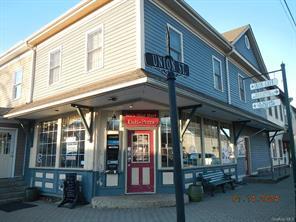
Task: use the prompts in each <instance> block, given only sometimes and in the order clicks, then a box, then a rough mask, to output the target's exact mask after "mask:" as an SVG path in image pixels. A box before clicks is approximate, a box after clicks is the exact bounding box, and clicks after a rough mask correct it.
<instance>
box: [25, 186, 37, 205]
mask: <svg viewBox="0 0 296 222" xmlns="http://www.w3.org/2000/svg"><path fill="white" fill-rule="evenodd" d="M38 199H39V190H38V188H37V187H28V188H26V189H25V201H29V202H30V201H36V200H38Z"/></svg>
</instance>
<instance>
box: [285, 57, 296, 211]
mask: <svg viewBox="0 0 296 222" xmlns="http://www.w3.org/2000/svg"><path fill="white" fill-rule="evenodd" d="M281 69H282V77H283V83H284V93H285V105H286V112H287V120H288V134H289V139H290V143H289V145H290V150H291V157H292V166H293V179H294V195H295V196H294V198H295V205H296V158H295V142H294V135H293V126H292V117H291V107H290V100H289V92H288V84H287V77H286V68H285V64H284V63H282V64H281ZM294 211H295V215H296V206H295V208H294Z"/></svg>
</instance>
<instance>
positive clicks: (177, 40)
mask: <svg viewBox="0 0 296 222" xmlns="http://www.w3.org/2000/svg"><path fill="white" fill-rule="evenodd" d="M168 30H169V32H170V39H169V40H170V42H169V44H170V46H169V47H170V48H169V50H170V53H171V56H172V57H173V59H174V60H176V61H179V62H182V61H183V55H182V33H181V32H179V31H178V30H176V29H174V28H173V27H171V26H169V27H168Z"/></svg>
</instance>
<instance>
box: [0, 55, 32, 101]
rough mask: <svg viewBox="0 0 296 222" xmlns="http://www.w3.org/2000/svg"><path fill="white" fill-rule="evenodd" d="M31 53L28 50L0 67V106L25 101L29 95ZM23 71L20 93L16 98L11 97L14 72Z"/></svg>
mask: <svg viewBox="0 0 296 222" xmlns="http://www.w3.org/2000/svg"><path fill="white" fill-rule="evenodd" d="M31 62H32V53H31V52H28V53H25V54H24V55H21V56H20V57H19V58H16V59H14V60H12V61H11V62H9V63H7V64H5V65H4V66H2V67H1V68H0V107H16V106H20V105H23V104H25V103H26V101H27V99H28V97H29V90H30V81H31V79H30V78H31V66H32V63H31ZM17 70H22V71H23V78H22V93H21V97H20V98H19V99H17V100H14V99H12V94H13V92H12V91H13V90H12V89H13V81H14V73H15V71H17Z"/></svg>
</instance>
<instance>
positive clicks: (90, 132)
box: [71, 104, 94, 143]
mask: <svg viewBox="0 0 296 222" xmlns="http://www.w3.org/2000/svg"><path fill="white" fill-rule="evenodd" d="M71 106H72V107H75V108H76V110H77V112H78V114H79V116H80V118H81V120H82V124H83V126H84V128H85V130H86V132H87V134H88V136H89V142H91V143H92V141H93V116H94V109H93V107H88V106H82V105H77V104H71ZM82 109H88V110H89V111H90V124H89V125H88V123H87V121H86V119H85V117H84V114H83V112H82Z"/></svg>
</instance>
